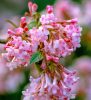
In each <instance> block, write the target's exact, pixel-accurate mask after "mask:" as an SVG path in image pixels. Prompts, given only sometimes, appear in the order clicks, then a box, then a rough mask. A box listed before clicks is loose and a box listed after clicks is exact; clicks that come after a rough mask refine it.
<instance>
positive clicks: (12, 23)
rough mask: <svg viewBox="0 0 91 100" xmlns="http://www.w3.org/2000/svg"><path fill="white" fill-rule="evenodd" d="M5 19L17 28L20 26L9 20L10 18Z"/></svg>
mask: <svg viewBox="0 0 91 100" xmlns="http://www.w3.org/2000/svg"><path fill="white" fill-rule="evenodd" d="M5 21H6V22H8V23H10V24H11V25H13V26H14V27H15V28H17V27H18V26H17V25H16V24H15V23H14V22H12V21H11V20H9V19H6V20H5Z"/></svg>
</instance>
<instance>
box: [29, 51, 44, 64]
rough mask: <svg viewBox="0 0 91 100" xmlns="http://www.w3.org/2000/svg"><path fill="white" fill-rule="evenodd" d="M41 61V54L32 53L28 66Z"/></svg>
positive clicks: (38, 52)
mask: <svg viewBox="0 0 91 100" xmlns="http://www.w3.org/2000/svg"><path fill="white" fill-rule="evenodd" d="M42 59H43V55H42V54H41V52H40V51H37V52H36V53H34V54H33V55H32V57H31V59H30V64H32V63H36V62H39V61H40V60H42Z"/></svg>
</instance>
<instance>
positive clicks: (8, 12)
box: [0, 0, 91, 100]
mask: <svg viewBox="0 0 91 100" xmlns="http://www.w3.org/2000/svg"><path fill="white" fill-rule="evenodd" d="M28 1H29V0H0V39H6V38H7V29H8V28H12V26H11V25H10V24H9V23H7V22H6V21H5V20H7V19H9V20H12V21H13V22H14V23H16V24H18V23H19V19H20V17H21V16H23V15H24V13H25V12H26V11H28V7H27V4H28ZM31 1H32V2H34V3H37V5H38V12H41V13H42V12H44V10H45V7H46V5H54V13H55V16H56V17H58V18H59V20H63V19H72V18H78V20H79V24H80V25H81V26H82V27H83V31H82V36H81V47H80V48H78V49H77V50H76V51H75V52H74V53H72V54H71V55H70V56H68V57H66V58H65V59H61V62H62V63H63V64H64V65H65V66H67V67H68V68H69V69H76V70H77V72H78V76H79V77H80V80H79V82H78V84H77V86H76V87H74V89H76V92H77V96H76V99H74V100H91V0H31ZM3 46H4V45H2V44H0V53H1V52H3ZM0 57H1V56H0ZM29 67H30V66H29ZM29 67H28V68H19V69H16V70H14V71H12V72H11V71H9V70H8V69H7V68H6V67H5V63H4V61H3V60H2V59H1V58H0V100H21V98H22V91H23V90H24V88H25V86H26V85H27V84H28V83H29V75H30V74H33V73H32V72H31V71H30V70H29Z"/></svg>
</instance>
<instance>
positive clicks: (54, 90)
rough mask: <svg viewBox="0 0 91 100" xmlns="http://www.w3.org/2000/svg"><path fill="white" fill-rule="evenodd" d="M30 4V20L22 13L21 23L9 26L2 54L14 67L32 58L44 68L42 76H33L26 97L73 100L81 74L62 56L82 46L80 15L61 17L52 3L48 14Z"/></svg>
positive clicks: (27, 62) (47, 11)
mask: <svg viewBox="0 0 91 100" xmlns="http://www.w3.org/2000/svg"><path fill="white" fill-rule="evenodd" d="M28 7H29V13H27V14H26V15H28V16H29V18H30V21H29V22H27V21H26V17H22V18H21V21H20V25H19V27H17V26H16V28H15V29H14V30H11V29H8V34H9V38H8V42H7V43H6V45H5V50H6V52H5V53H3V55H2V56H3V57H4V59H5V60H6V61H7V66H8V67H9V68H10V69H11V70H12V69H14V68H16V67H18V66H27V65H28V64H29V62H30V64H31V63H34V65H35V66H36V67H37V68H38V69H39V70H40V71H41V73H42V74H41V75H40V77H39V78H37V79H33V78H32V79H31V80H30V81H31V84H30V87H29V89H28V90H27V91H26V92H24V93H23V94H24V95H25V97H24V100H43V98H46V100H69V99H70V98H71V96H72V93H73V92H72V86H73V85H74V84H75V83H76V82H77V80H78V78H75V72H69V71H67V70H66V69H65V68H64V67H63V66H62V65H60V64H59V60H60V58H61V57H65V56H67V55H70V54H71V52H73V51H74V50H76V48H78V47H80V36H81V30H82V29H81V27H80V26H79V25H78V21H77V19H72V20H67V21H66V20H64V21H58V19H57V18H56V17H55V15H54V13H53V7H52V6H47V8H46V14H45V15H41V16H40V15H39V14H38V13H37V12H36V10H37V5H36V4H33V3H31V2H29V4H28Z"/></svg>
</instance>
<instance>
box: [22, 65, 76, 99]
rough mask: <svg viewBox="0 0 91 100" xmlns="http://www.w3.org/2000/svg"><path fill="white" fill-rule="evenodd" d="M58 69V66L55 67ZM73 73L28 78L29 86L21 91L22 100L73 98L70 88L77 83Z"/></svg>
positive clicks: (47, 74) (63, 72)
mask: <svg viewBox="0 0 91 100" xmlns="http://www.w3.org/2000/svg"><path fill="white" fill-rule="evenodd" d="M57 67H58V66H57ZM75 74H76V73H75V72H69V71H67V70H65V69H64V68H63V71H62V72H60V73H58V72H55V74H54V75H53V76H52V77H50V76H51V72H49V73H45V74H42V75H41V76H40V77H38V78H37V79H34V78H33V77H30V82H31V83H30V86H29V88H28V89H27V90H26V91H23V94H24V96H25V97H24V100H43V99H44V98H45V100H69V98H74V92H73V90H72V87H73V86H74V84H75V83H76V82H77V80H78V78H76V77H75Z"/></svg>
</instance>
